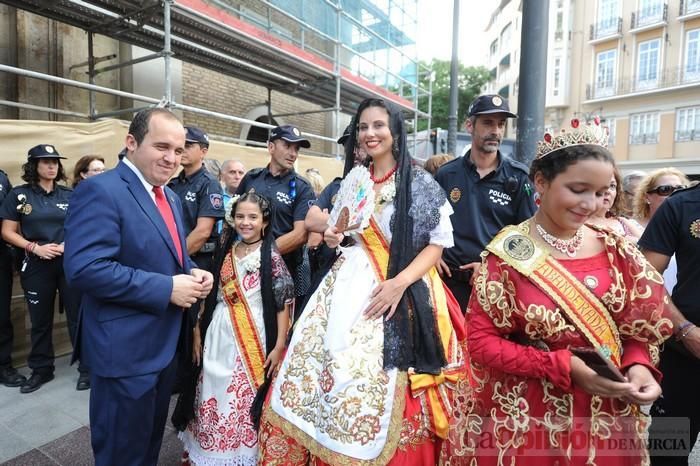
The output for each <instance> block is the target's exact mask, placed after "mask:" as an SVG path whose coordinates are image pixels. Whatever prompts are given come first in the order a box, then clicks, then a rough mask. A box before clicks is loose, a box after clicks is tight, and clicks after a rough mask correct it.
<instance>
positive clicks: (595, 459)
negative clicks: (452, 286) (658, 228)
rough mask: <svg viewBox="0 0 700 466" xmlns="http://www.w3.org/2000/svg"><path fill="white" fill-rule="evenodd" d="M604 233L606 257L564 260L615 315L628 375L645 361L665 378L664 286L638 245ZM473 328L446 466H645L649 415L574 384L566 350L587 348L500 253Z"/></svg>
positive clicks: (474, 307) (475, 309)
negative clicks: (463, 396) (467, 388)
mask: <svg viewBox="0 0 700 466" xmlns="http://www.w3.org/2000/svg"><path fill="white" fill-rule="evenodd" d="M600 234H601V236H602V237H603V239H604V242H605V251H604V252H602V253H600V254H598V255H596V256H594V257H589V258H585V259H571V260H560V261H559V262H560V263H561V264H562V265H563V266H564V267H565V268H566V269H567V270H568V271H569V272H570V273H571V274H572V275H574V276H575V277H576V278H577V279H578V280H580V281H581V282H582V283H584V284H586V286H587V287H588V288H589V289H590V290H591V291H592V292H593V294H595V296H596V297H597V298H598V299H600V301H601V302H602V303H603V304H604V305H605V307H606V308H607V309H608V311H609V313H610V315H611V316H612V318H613V320H614V322H615V324H616V325H617V328H618V331H619V334H620V340H621V341H622V349H623V354H622V364H621V365H622V368H621V370H622V371H623V373H624V371H625V369H626V368H628V367H630V366H631V365H633V364H643V365H645V366H647V367H649V368H650V369H651V371H652V373H653V374H654V375H655V377H656V378H657V379H659V378H660V376H661V374H660V373H659V372H658V371H657V370H656V369H655V365H656V363H657V361H658V346H659V345H660V344H661V343H662V342H663V341H664V339H665V338H667V337H668V335H670V333H671V323H670V321H669V320H667V319H664V318H663V317H662V315H663V312H664V309H665V306H666V305H667V303H668V297H667V295H666V293H665V291H664V289H663V283H662V279H661V277H660V275H659V274H658V273H657V272H656V271H655V270H654V269H653V268H652V267H651V265H649V264H648V263H647V262H646V260H645V259H644V257H643V256H642V255H641V254H640V253H639V251H638V250H637V249H636V247H635V246H634V245H633V244H631V243H628V242H626V241H624V240H623V239H622V238H620V237H618V236H617V235H612V234H609V233H605V232H601V233H600ZM467 328H468V329H469V332H468V348H469V356H470V362H471V374H470V375H471V377H472V386H473V396H472V397H471V398H470V399H468V400H466V401H465V402H464V404H463V406H455V407H454V412H455V416H454V417H453V425H452V428H451V432H450V435H449V438H448V440H449V443H450V448H451V455H450V457H449V458H447V459H446V460H445V461H444V464H453V465H454V464H465V465H472V464H478V465H479V466H484V465H499V466H505V465H508V466H523V465H537V466H543V465H592V464H595V465H598V466H601V465H630V466H631V465H639V464H648V461H649V460H648V455H647V453H646V449H645V444H644V439H643V437H644V432H645V429H646V426H647V421H646V416H645V415H644V414H643V413H641V412H640V410H639V407H638V406H636V405H633V404H630V403H627V402H625V401H622V400H619V399H611V398H604V397H601V396H592V395H589V394H588V393H586V392H584V391H583V390H582V389H580V388H579V387H577V386H575V385H573V382H572V380H571V378H570V361H571V352H570V351H569V348H574V347H590V344H589V343H587V340H585V339H584V337H583V336H582V335H581V334H580V333H579V331H577V330H576V328H575V327H574V326H573V325H571V323H569V321H568V320H567V319H566V317H565V316H564V315H563V313H562V312H561V311H560V310H559V308H558V307H557V306H556V304H555V303H554V302H553V301H552V299H551V298H550V297H549V296H548V295H546V294H545V293H544V292H543V291H541V290H540V288H538V287H537V285H535V284H534V283H533V282H531V281H530V280H529V279H528V278H526V277H524V276H523V275H522V274H520V273H519V272H517V271H516V270H515V269H514V268H512V267H511V266H509V265H508V264H506V263H505V262H504V261H503V260H502V259H500V258H499V257H497V256H496V255H494V254H490V253H489V254H485V256H484V259H483V267H482V268H481V270H480V273H479V276H478V277H477V280H476V284H475V287H474V290H473V293H472V296H471V300H470V303H469V307H468V314H467ZM474 460H476V461H475V462H474V463H472V461H474Z"/></svg>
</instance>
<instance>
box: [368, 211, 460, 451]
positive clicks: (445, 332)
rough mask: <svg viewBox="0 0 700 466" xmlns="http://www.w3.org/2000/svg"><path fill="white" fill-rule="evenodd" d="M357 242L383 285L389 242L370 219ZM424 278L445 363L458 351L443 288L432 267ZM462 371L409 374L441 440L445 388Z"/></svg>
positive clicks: (447, 402) (446, 413) (447, 400)
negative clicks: (423, 396)
mask: <svg viewBox="0 0 700 466" xmlns="http://www.w3.org/2000/svg"><path fill="white" fill-rule="evenodd" d="M360 241H361V243H362V247H363V248H364V249H365V251H366V252H367V255H368V256H369V259H370V264H372V268H373V269H374V273H375V274H376V276H377V280H378V281H380V282H383V281H384V280H386V272H387V270H388V266H389V251H390V250H389V243H388V242H387V240H386V238H385V237H384V234H383V233H382V230H381V229H380V228H379V225H378V224H377V222H376V221H375V220H374V218H373V217H372V218H371V219H370V222H369V226H368V227H367V228H366V229H365V230H364V231H363V232H362V234H361V235H360ZM427 278H428V290H429V292H430V298H431V302H432V303H433V309H434V312H436V320H437V327H438V331H439V332H440V341H441V343H442V345H443V349H444V351H445V356H446V357H447V361H448V363H449V361H453V360H455V358H458V355H457V354H456V353H457V352H458V351H459V350H458V348H456V346H455V345H454V344H453V342H455V341H456V339H455V338H453V337H454V335H453V333H454V332H453V329H452V324H451V321H450V316H449V312H448V310H447V297H446V296H445V289H444V287H443V285H442V282H441V281H440V280H441V279H440V277H439V275H438V273H437V269H436V268H435V267H432V268H431V269H430V270H429V271H428V274H427ZM463 371H464V367H463V365H462V364H459V365H455V366H454V367H450V368H447V369H444V370H443V371H442V372H441V373H440V374H439V375H432V374H414V373H410V374H409V380H410V383H411V391H412V392H413V395H414V396H419V395H421V394H425V398H426V400H427V402H428V410H427V411H428V413H427V414H428V416H429V417H430V424H431V427H432V431H433V432H434V433H435V434H436V435H437V436H438V437H440V438H443V439H444V438H447V432H448V428H449V417H450V415H451V405H452V400H451V397H450V396H449V393H448V390H447V389H448V387H452V386H453V384H455V383H457V381H458V380H459V378H460V377H462V372H463Z"/></svg>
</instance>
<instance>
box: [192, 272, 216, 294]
mask: <svg viewBox="0 0 700 466" xmlns="http://www.w3.org/2000/svg"><path fill="white" fill-rule="evenodd" d="M190 275H192V276H193V277H194V278H196V279H197V280H198V281H199V283H201V284H202V288H203V290H202V294H201V295H200V296H199V298H200V299H205V298H206V297H207V296H208V295H209V292H210V291H211V289H212V287H213V286H214V276H213V275H212V274H211V272H207V271H206V270H202V269H192V270H190Z"/></svg>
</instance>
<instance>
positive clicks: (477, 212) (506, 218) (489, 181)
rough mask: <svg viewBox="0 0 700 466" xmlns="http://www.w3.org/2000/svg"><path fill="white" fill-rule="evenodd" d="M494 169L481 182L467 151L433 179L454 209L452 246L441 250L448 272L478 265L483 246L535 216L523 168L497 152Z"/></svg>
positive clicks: (525, 170) (447, 164)
mask: <svg viewBox="0 0 700 466" xmlns="http://www.w3.org/2000/svg"><path fill="white" fill-rule="evenodd" d="M497 156H498V166H497V168H496V169H495V170H494V171H492V172H491V173H489V174H487V175H486V176H484V177H483V178H481V177H480V176H479V173H478V172H477V170H476V165H474V163H473V162H472V160H471V150H470V151H468V152H467V153H466V154H465V155H464V156H462V157H459V158H457V159H455V160H451V161H449V162H447V163H446V164H444V165H443V166H442V167H440V169H439V170H438V172H437V175H436V176H435V179H436V180H437V182H438V184H440V186H442V189H444V190H445V193H446V194H447V198H448V199H449V201H450V204H451V205H452V208H453V209H454V213H453V214H452V216H451V217H450V219H451V220H452V227H453V228H454V231H453V235H454V242H455V246H454V247H452V248H449V249H444V251H443V259H444V260H445V262H446V263H447V265H448V266H449V267H451V268H457V267H459V266H460V265H463V264H468V263H471V262H478V261H479V260H480V259H479V255H480V254H481V252H482V251H483V250H484V249H485V248H486V245H487V244H488V243H489V242H490V241H491V240H492V239H493V237H494V236H496V234H497V233H498V232H499V231H500V230H501V229H502V228H503V227H505V226H507V225H515V224H518V223H520V222H522V221H524V220H526V219H528V218H530V217H532V216H533V215H534V213H535V202H534V196H533V189H532V186H531V185H530V180H529V178H528V170H527V167H526V166H525V165H523V164H522V163H520V162H517V161H515V160H512V159H510V158H508V157H503V156H502V155H501V153H500V152H498V154H497Z"/></svg>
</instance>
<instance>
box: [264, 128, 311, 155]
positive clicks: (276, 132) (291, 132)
mask: <svg viewBox="0 0 700 466" xmlns="http://www.w3.org/2000/svg"><path fill="white" fill-rule="evenodd" d="M277 139H283V140H285V141H287V142H298V143H299V145H300V146H301V147H303V148H305V149H308V148H309V147H311V143H310V142H309V140H308V139H306V138H305V137H304V136H302V135H301V131H299V128H297V127H296V126H293V125H282V126H277V127H276V128H272V131H270V139H269V141H270V142H273V141H276V140H277Z"/></svg>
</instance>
